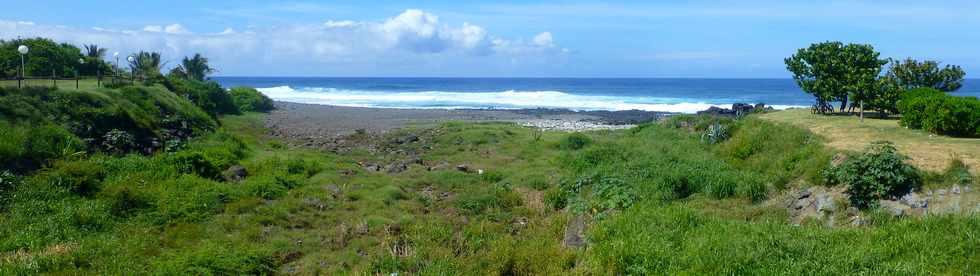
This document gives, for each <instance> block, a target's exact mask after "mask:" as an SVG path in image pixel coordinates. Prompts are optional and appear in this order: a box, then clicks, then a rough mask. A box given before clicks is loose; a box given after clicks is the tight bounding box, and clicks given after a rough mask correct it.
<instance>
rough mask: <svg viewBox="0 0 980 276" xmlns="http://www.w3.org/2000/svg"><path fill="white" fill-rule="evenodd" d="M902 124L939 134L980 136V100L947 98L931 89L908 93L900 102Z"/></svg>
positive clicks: (947, 96)
mask: <svg viewBox="0 0 980 276" xmlns="http://www.w3.org/2000/svg"><path fill="white" fill-rule="evenodd" d="M898 110H899V112H901V113H902V119H901V121H900V122H901V124H902V125H903V126H906V127H909V128H921V129H925V130H926V131H929V132H933V133H936V134H945V135H951V136H980V99H977V98H976V97H956V96H949V95H946V94H944V93H942V92H940V91H938V90H935V89H931V88H920V89H913V90H909V91H907V92H905V94H904V95H903V97H902V100H901V101H899V103H898Z"/></svg>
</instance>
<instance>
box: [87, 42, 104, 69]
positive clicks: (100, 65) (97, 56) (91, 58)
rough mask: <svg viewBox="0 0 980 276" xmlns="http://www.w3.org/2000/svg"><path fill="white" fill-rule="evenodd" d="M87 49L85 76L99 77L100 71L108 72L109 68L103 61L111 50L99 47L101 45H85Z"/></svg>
mask: <svg viewBox="0 0 980 276" xmlns="http://www.w3.org/2000/svg"><path fill="white" fill-rule="evenodd" d="M83 46H84V48H85V57H86V61H85V66H83V67H85V72H84V73H85V74H92V75H97V74H99V73H100V71H103V70H106V69H107V67H108V66H106V65H105V63H104V62H103V61H102V58H103V57H105V54H106V53H107V52H108V51H109V49H106V48H102V47H99V45H95V44H90V45H83Z"/></svg>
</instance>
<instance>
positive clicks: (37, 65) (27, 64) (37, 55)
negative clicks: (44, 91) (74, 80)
mask: <svg viewBox="0 0 980 276" xmlns="http://www.w3.org/2000/svg"><path fill="white" fill-rule="evenodd" d="M20 45H25V46H27V47H28V48H30V53H29V54H28V55H25V56H24V71H25V72H24V74H25V76H45V77H50V76H51V74H52V73H53V74H55V75H57V76H74V74H75V69H76V68H78V66H79V64H78V59H80V58H82V53H81V50H80V49H79V48H78V47H76V46H74V45H71V44H68V43H57V42H55V41H53V40H50V39H47V38H27V39H12V40H0V66H2V67H0V78H10V77H15V76H17V75H19V72H18V71H19V70H20V62H21V56H20V53H18V52H17V47H18V46H20Z"/></svg>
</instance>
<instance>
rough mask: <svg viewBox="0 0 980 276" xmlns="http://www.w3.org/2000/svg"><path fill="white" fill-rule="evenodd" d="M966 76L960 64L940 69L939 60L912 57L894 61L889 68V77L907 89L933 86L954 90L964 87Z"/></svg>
mask: <svg viewBox="0 0 980 276" xmlns="http://www.w3.org/2000/svg"><path fill="white" fill-rule="evenodd" d="M964 76H966V73H965V72H963V69H962V68H960V67H959V66H956V65H946V67H943V68H942V69H940V68H939V62H937V61H932V60H926V61H917V60H914V59H912V58H907V59H905V60H904V61H902V60H899V61H893V62H892V65H891V67H890V68H889V69H888V77H889V78H892V79H894V80H895V81H896V82H897V83H898V85H899V86H900V87H902V88H904V89H906V90H911V89H916V88H932V89H936V90H939V91H943V92H952V91H956V90H959V89H960V87H963V77H964Z"/></svg>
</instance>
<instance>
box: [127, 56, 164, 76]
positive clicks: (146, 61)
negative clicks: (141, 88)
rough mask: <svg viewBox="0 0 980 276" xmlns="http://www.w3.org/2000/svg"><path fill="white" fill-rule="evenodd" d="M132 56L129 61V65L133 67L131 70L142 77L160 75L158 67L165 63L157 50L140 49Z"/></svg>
mask: <svg viewBox="0 0 980 276" xmlns="http://www.w3.org/2000/svg"><path fill="white" fill-rule="evenodd" d="M133 57H134V59H133V61H130V62H129V67H130V68H132V69H133V72H135V73H136V74H139V75H142V76H143V77H150V78H152V77H156V76H158V75H160V68H163V66H164V64H165V63H163V62H161V59H160V53H157V52H145V51H140V52H139V53H136V55H135V56H133Z"/></svg>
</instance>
